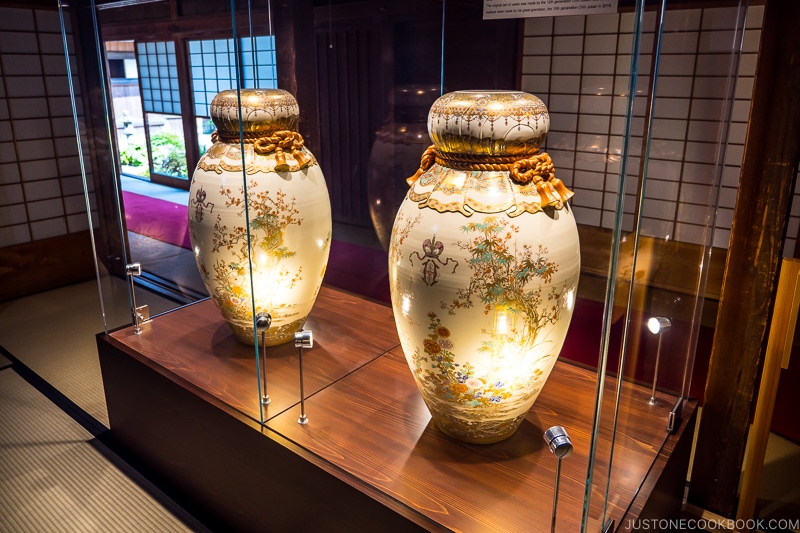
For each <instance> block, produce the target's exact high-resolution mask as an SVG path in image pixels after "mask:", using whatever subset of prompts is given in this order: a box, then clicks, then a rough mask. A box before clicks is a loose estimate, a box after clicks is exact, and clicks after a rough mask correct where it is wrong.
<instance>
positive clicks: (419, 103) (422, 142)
mask: <svg viewBox="0 0 800 533" xmlns="http://www.w3.org/2000/svg"><path fill="white" fill-rule="evenodd" d="M438 96H439V86H432V85H403V86H400V87H395V89H394V90H393V91H392V100H391V101H390V102H389V105H390V106H391V109H392V112H391V114H390V115H389V117H388V118H387V119H386V120H385V121H384V122H383V125H382V126H381V129H380V130H378V132H377V133H376V135H375V142H374V143H373V144H372V150H371V152H370V156H369V170H368V178H367V180H368V181H367V195H368V197H369V213H370V217H372V225H373V226H374V227H375V233H376V234H377V235H378V240H379V241H380V243H381V245H383V248H384V249H385V250H388V249H389V239H390V237H391V232H392V222H394V217H395V215H396V214H397V209H398V208H399V207H400V204H401V203H402V202H403V198H404V197H405V195H406V191H408V184H407V183H406V178H408V176H409V175H411V174H413V173H414V171H415V170H416V169H417V167H418V166H419V156H420V154H422V152H423V151H424V150H425V148H426V147H427V146H428V145H429V144H430V137H429V136H428V124H427V119H428V109H430V106H431V104H432V103H433V101H434V100H436V98H437V97H438Z"/></svg>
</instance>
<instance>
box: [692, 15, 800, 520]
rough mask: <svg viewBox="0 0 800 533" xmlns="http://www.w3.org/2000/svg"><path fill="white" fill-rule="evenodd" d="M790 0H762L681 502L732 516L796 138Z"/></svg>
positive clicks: (796, 57) (796, 51) (799, 128)
mask: <svg viewBox="0 0 800 533" xmlns="http://www.w3.org/2000/svg"><path fill="white" fill-rule="evenodd" d="M798 21H800V2H797V1H795V0H768V1H767V3H766V8H765V13H764V24H763V30H762V41H761V50H760V53H759V55H758V67H757V71H756V78H755V86H754V89H753V103H752V107H751V110H750V123H749V128H748V132H747V141H746V145H745V155H744V162H743V165H742V172H741V177H740V183H739V195H738V198H737V200H736V210H735V213H734V219H733V225H732V228H731V239H730V244H729V248H728V260H727V264H726V266H725V281H724V283H723V288H722V295H721V298H720V306H719V313H718V315H717V324H716V333H715V336H714V346H713V349H712V353H711V361H710V366H709V374H708V381H707V382H706V390H705V400H704V406H703V413H702V417H701V423H700V429H699V436H698V442H697V449H696V451H695V458H694V468H693V471H692V481H691V487H690V491H689V501H690V503H692V504H693V505H696V506H698V507H700V508H703V509H706V510H710V511H713V512H715V513H718V514H720V515H723V516H726V517H732V516H733V513H734V511H735V510H736V499H737V488H738V485H739V476H740V474H741V466H742V459H743V457H744V449H745V444H746V439H747V432H748V427H749V425H750V417H751V409H752V399H753V392H754V387H755V382H756V377H757V375H758V372H759V367H760V365H761V360H762V357H761V354H762V353H763V348H764V345H765V340H766V333H767V324H768V320H769V316H770V312H771V309H772V305H773V301H774V297H773V295H774V292H775V287H776V284H777V271H778V265H779V263H780V260H781V253H782V246H783V236H784V234H785V231H786V225H787V221H788V218H789V207H790V201H791V197H792V192H793V190H794V179H795V175H794V174H795V168H796V164H797V161H798V147H799V146H800V32H798V31H797V28H796V25H797V22H798Z"/></svg>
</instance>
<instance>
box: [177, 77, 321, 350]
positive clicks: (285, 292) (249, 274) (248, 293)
mask: <svg viewBox="0 0 800 533" xmlns="http://www.w3.org/2000/svg"><path fill="white" fill-rule="evenodd" d="M240 99H241V116H240V114H239V101H240ZM210 113H211V119H212V121H213V122H214V125H215V126H216V128H217V131H216V132H215V133H214V134H213V135H212V140H213V141H214V144H213V145H212V146H211V147H210V148H209V149H208V150H207V151H206V153H205V154H204V155H203V156H202V157H201V158H200V161H199V162H198V164H197V169H196V170H195V172H194V175H193V177H192V183H191V187H190V189H189V230H190V238H191V243H192V248H193V250H194V255H195V258H196V260H197V266H198V268H199V270H200V274H201V275H202V278H203V281H204V283H205V285H206V288H207V289H208V292H209V294H210V296H211V298H212V300H213V301H214V303H215V304H216V305H217V307H218V308H219V310H220V311H221V313H222V316H223V317H224V319H225V320H226V322H227V323H228V325H229V326H230V327H231V329H232V330H233V333H234V334H235V336H236V338H237V339H238V340H240V341H241V342H244V343H247V344H253V343H254V341H255V339H254V321H253V316H254V313H255V314H256V315H258V314H260V313H268V314H269V315H270V316H271V318H272V323H271V326H270V327H269V329H268V330H267V331H266V339H265V342H266V344H267V345H276V344H282V343H285V342H288V341H290V340H293V338H294V333H295V332H296V331H298V330H299V329H300V328H301V327H302V326H303V323H304V322H305V320H306V318H307V317H308V314H309V312H310V311H311V308H312V307H313V305H314V301H315V300H316V297H317V294H318V292H319V288H320V286H321V284H322V279H323V276H324V274H325V268H326V266H327V262H328V253H329V251H330V241H331V227H332V224H331V207H330V199H329V196H328V188H327V185H326V183H325V178H324V177H323V175H322V171H321V170H320V167H319V164H318V163H317V161H316V159H314V156H313V155H312V154H311V153H310V152H309V150H308V149H307V148H305V147H304V142H303V138H302V136H301V135H300V134H299V133H298V132H297V131H296V129H297V120H298V117H299V109H298V105H297V101H296V100H295V98H294V96H292V95H291V94H290V93H288V92H286V91H283V90H280V89H241V93H240V94H239V95H237V91H235V90H229V91H223V92H221V93H219V94H218V95H216V96H215V97H214V99H213V101H212V103H211V110H210ZM240 128H241V132H242V133H241V138H240ZM259 342H261V340H260V337H259Z"/></svg>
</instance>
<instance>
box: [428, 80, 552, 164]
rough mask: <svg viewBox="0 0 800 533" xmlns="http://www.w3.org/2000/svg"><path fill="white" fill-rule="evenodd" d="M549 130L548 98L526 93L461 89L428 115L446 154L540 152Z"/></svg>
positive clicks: (433, 135)
mask: <svg viewBox="0 0 800 533" xmlns="http://www.w3.org/2000/svg"><path fill="white" fill-rule="evenodd" d="M549 128H550V115H549V113H548V112H547V107H546V106H545V105H544V102H542V101H541V100H540V99H539V98H538V97H536V96H534V95H532V94H529V93H526V92H522V91H455V92H451V93H447V94H445V95H443V96H441V97H439V99H437V100H436V101H435V102H434V103H433V105H432V106H431V110H430V113H429V114H428V133H429V134H430V136H431V140H432V141H433V144H434V145H436V150H437V151H438V152H440V153H445V154H465V155H466V154H470V155H479V156H523V155H528V154H534V153H536V152H537V151H538V149H539V146H541V144H542V143H543V142H544V139H545V137H546V136H547V131H548V129H549Z"/></svg>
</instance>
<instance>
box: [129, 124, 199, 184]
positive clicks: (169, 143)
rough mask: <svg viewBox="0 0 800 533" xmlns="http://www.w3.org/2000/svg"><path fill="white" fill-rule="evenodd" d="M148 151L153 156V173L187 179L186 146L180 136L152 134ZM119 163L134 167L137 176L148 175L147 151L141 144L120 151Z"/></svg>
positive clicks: (132, 144)
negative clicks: (149, 150)
mask: <svg viewBox="0 0 800 533" xmlns="http://www.w3.org/2000/svg"><path fill="white" fill-rule="evenodd" d="M150 149H151V151H152V154H153V172H155V173H157V174H164V175H167V176H175V177H179V178H188V177H189V172H188V168H187V165H186V145H185V144H184V142H183V139H182V138H181V136H180V135H177V134H175V133H170V132H158V133H154V134H153V135H151V136H150ZM119 162H120V164H121V165H123V166H129V167H135V168H136V173H137V174H139V175H142V176H147V175H148V174H149V171H148V161H147V150H146V149H145V145H144V144H143V143H129V144H128V146H126V147H125V148H124V149H122V150H121V151H120V153H119ZM139 167H141V168H139Z"/></svg>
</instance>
